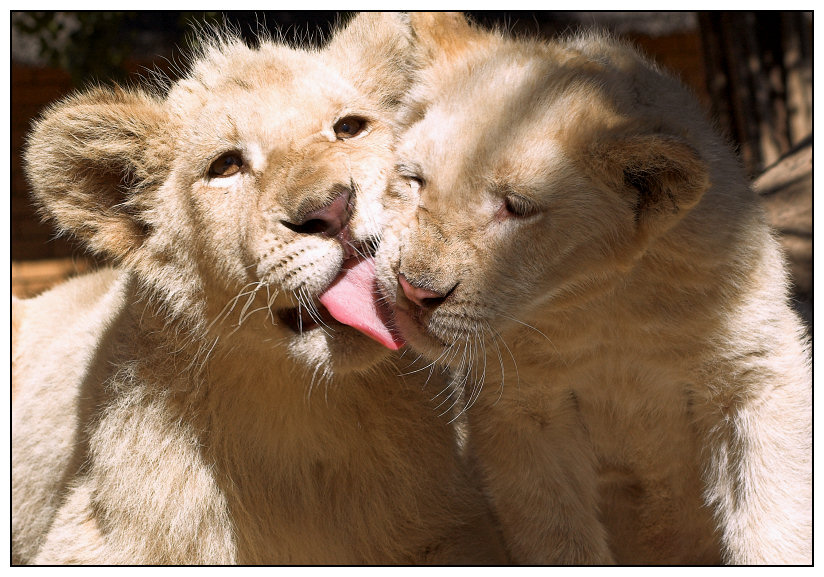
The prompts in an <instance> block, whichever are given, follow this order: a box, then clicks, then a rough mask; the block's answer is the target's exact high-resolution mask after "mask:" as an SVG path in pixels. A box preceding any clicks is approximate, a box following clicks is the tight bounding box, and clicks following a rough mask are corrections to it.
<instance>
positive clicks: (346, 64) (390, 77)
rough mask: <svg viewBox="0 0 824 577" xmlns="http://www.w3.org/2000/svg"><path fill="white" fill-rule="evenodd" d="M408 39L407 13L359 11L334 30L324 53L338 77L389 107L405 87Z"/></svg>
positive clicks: (407, 64) (410, 54)
mask: <svg viewBox="0 0 824 577" xmlns="http://www.w3.org/2000/svg"><path fill="white" fill-rule="evenodd" d="M411 39H412V33H411V30H410V26H409V16H408V15H407V14H404V13H400V12H361V13H359V14H356V15H355V16H354V17H353V18H352V20H350V21H349V23H348V24H347V25H346V27H345V28H343V29H341V30H338V31H337V32H335V34H334V36H333V37H332V39H331V41H330V42H329V44H328V45H327V46H326V48H325V52H326V54H327V56H328V58H329V59H330V60H331V61H332V63H333V65H334V67H335V69H336V70H338V72H339V73H340V74H341V76H343V77H344V78H346V79H348V80H349V81H351V82H352V83H353V84H355V86H358V87H359V88H360V89H361V90H363V91H364V92H366V93H367V94H370V95H372V96H374V97H375V98H377V99H378V101H379V102H381V103H382V104H384V105H386V106H392V105H394V104H396V103H397V102H398V100H399V99H400V97H401V96H402V95H403V93H404V91H405V90H406V89H407V88H408V86H409V81H410V77H411V69H412V63H411V60H412V53H411Z"/></svg>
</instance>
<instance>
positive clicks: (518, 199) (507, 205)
mask: <svg viewBox="0 0 824 577" xmlns="http://www.w3.org/2000/svg"><path fill="white" fill-rule="evenodd" d="M503 208H504V209H505V210H506V212H507V213H508V214H509V215H510V216H513V217H515V218H527V217H530V216H533V215H535V214H537V213H538V207H537V206H535V204H534V203H532V201H530V200H527V199H526V198H524V197H522V196H518V195H517V194H510V195H507V196H505V197H504V206H503Z"/></svg>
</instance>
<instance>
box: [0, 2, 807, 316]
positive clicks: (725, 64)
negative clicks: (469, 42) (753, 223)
mask: <svg viewBox="0 0 824 577" xmlns="http://www.w3.org/2000/svg"><path fill="white" fill-rule="evenodd" d="M471 15H472V16H473V17H474V18H475V19H476V20H478V21H480V22H482V23H484V24H493V23H497V24H503V25H504V26H506V27H508V28H511V29H514V30H516V31H519V32H526V33H532V34H535V33H537V34H544V35H547V36H553V35H557V34H564V33H567V32H569V31H573V30H577V29H580V28H582V27H589V26H598V27H601V28H607V29H610V30H612V31H614V32H615V33H616V34H619V35H621V36H624V37H627V38H629V39H631V40H632V41H634V42H635V43H636V44H638V45H639V46H640V47H641V48H642V49H643V50H644V51H646V52H647V53H648V54H649V55H650V56H652V57H653V58H654V59H656V60H657V61H658V62H659V63H660V64H661V65H663V66H664V67H666V68H668V69H669V70H671V71H673V72H674V73H675V74H676V75H678V76H680V77H681V79H682V80H683V81H684V82H685V84H687V85H688V86H690V87H691V88H692V90H693V91H694V92H695V93H696V95H697V96H698V98H699V99H700V100H701V101H702V103H703V104H704V105H705V107H706V108H707V110H708V112H709V114H711V115H712V116H713V117H714V118H715V119H716V120H717V123H718V126H719V128H720V130H721V131H722V132H723V133H724V134H725V135H726V136H727V137H728V139H729V140H730V141H731V143H733V145H734V146H736V147H737V148H738V151H739V154H740V157H741V161H742V163H743V165H744V167H745V168H746V170H747V172H748V173H749V175H750V176H751V177H752V178H753V179H756V188H757V189H758V190H759V192H761V193H762V197H763V199H764V201H765V203H766V205H767V209H768V213H769V215H770V218H771V221H772V222H773V225H774V226H775V227H776V228H777V230H778V231H779V232H780V234H781V237H782V242H783V243H784V246H785V248H786V250H787V252H788V257H789V261H790V265H791V270H792V272H793V280H794V292H795V298H796V301H797V304H798V308H799V310H800V311H801V312H802V314H804V315H805V317H806V318H807V319H808V321H810V322H811V319H812V152H811V150H812V37H813V29H812V13H811V12H746V11H736V12H630V13H627V12H512V13H509V12H473V13H471ZM347 17H348V14H347V13H340V14H338V13H333V12H229V13H226V14H223V13H217V12H173V11H167V12H83V13H72V12H13V13H12V38H11V40H12V67H11V72H12V73H11V109H12V110H11V112H12V114H11V118H12V122H11V128H12V131H11V132H12V133H11V145H12V146H11V148H12V178H11V234H12V239H11V259H12V293H13V294H15V295H17V296H30V295H33V294H36V293H37V292H39V291H41V290H43V289H45V288H47V287H48V286H50V285H52V284H53V283H55V282H58V281H59V280H62V279H63V278H65V277H66V276H69V275H71V274H76V273H79V272H83V271H86V270H88V269H89V268H90V267H93V266H95V264H96V263H94V262H93V261H91V260H90V259H89V258H88V257H87V256H86V255H85V253H84V251H83V250H82V248H80V247H79V246H77V245H75V244H73V243H72V241H71V240H70V239H63V238H59V239H56V238H54V233H53V231H52V229H51V228H50V226H49V225H48V224H43V223H41V222H40V219H39V218H38V217H37V215H36V214H35V213H34V211H33V210H32V208H31V205H30V203H29V200H28V191H27V184H26V180H25V177H24V174H23V170H22V165H21V152H22V150H23V147H24V143H25V135H26V133H27V131H28V129H29V126H30V123H31V120H32V119H33V118H35V117H36V116H37V115H38V114H39V113H40V112H41V111H42V109H43V108H44V107H45V106H46V105H47V104H48V103H49V102H51V101H53V100H55V99H58V98H60V97H61V96H64V95H65V94H67V93H69V92H70V91H71V90H73V89H74V88H76V87H83V86H86V85H88V84H89V83H92V82H96V81H99V80H103V81H105V80H107V79H111V78H114V79H117V80H121V81H122V80H124V79H125V80H127V81H128V80H129V79H131V81H134V80H135V76H136V75H138V74H142V75H144V76H146V75H148V74H149V72H148V71H149V70H151V69H159V70H162V71H164V72H165V73H166V74H168V75H170V76H172V77H174V74H175V67H174V66H173V65H172V63H173V62H180V61H181V50H182V49H184V47H185V46H186V45H187V42H188V41H187V35H189V34H190V31H191V30H192V27H191V24H192V22H201V23H202V22H206V23H219V22H222V21H228V22H229V23H230V24H232V25H233V26H235V27H236V28H237V29H238V30H239V31H240V32H241V33H242V34H243V35H244V36H247V37H249V38H251V37H253V36H254V35H255V33H256V31H258V30H270V31H271V30H276V29H277V30H282V31H283V32H284V34H285V36H286V37H287V38H292V39H297V40H299V41H319V40H320V39H321V38H323V37H325V36H326V35H328V32H329V30H330V29H331V27H332V25H333V24H334V23H335V22H336V21H339V20H341V19H345V18H347Z"/></svg>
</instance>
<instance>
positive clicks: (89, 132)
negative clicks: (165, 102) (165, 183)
mask: <svg viewBox="0 0 824 577" xmlns="http://www.w3.org/2000/svg"><path fill="white" fill-rule="evenodd" d="M165 125H166V118H165V115H164V113H163V106H162V103H161V102H160V101H159V100H158V99H157V98H155V97H153V96H151V95H149V94H146V93H144V92H138V91H126V90H123V89H119V88H114V89H103V88H96V89H92V90H89V91H87V92H83V93H80V94H77V95H74V96H71V97H69V98H67V99H66V100H63V101H61V102H59V103H57V104H55V105H53V106H52V107H51V108H49V109H48V110H47V111H46V112H45V113H44V114H43V116H42V117H41V119H40V120H39V121H37V123H36V124H35V125H34V128H33V130H32V132H31V133H30V134H29V138H28V148H27V150H26V153H25V158H24V162H25V168H26V172H27V176H28V179H29V182H30V184H31V187H32V191H33V196H34V199H35V202H36V203H37V204H38V205H39V208H40V210H41V212H42V213H43V214H44V215H45V216H46V217H49V218H51V219H53V220H54V221H55V222H56V223H57V227H58V229H59V230H60V232H62V233H66V234H71V235H74V236H77V237H78V238H80V239H82V240H83V241H84V242H85V243H86V244H87V245H88V246H89V247H90V248H91V249H92V250H94V251H96V252H99V253H103V254H108V255H110V256H114V257H115V258H122V257H123V256H125V255H126V254H127V253H128V252H130V251H131V250H132V249H134V248H135V247H137V246H139V245H140V243H141V242H142V239H143V237H144V236H145V234H146V229H145V225H144V224H143V223H141V222H140V219H139V214H138V210H137V202H136V195H137V193H138V192H139V191H140V190H143V189H146V188H150V187H152V186H154V185H158V184H159V182H161V181H162V180H163V178H165V174H167V173H168V166H166V165H165V163H163V162H162V161H161V156H162V153H161V149H162V146H161V143H160V135H162V134H163V129H164V126H165Z"/></svg>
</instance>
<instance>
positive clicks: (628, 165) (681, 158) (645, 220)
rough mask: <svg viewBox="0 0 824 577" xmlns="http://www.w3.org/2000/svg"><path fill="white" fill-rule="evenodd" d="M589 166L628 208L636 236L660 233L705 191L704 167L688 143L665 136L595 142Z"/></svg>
mask: <svg viewBox="0 0 824 577" xmlns="http://www.w3.org/2000/svg"><path fill="white" fill-rule="evenodd" d="M589 153H590V154H589V157H590V158H589V162H590V165H591V166H592V167H594V168H595V170H596V171H597V172H598V173H599V176H600V177H601V179H602V180H603V181H604V182H605V183H606V184H607V186H609V187H610V188H611V189H612V190H615V191H617V192H619V193H620V194H622V195H624V196H625V197H626V198H627V200H628V201H629V202H630V203H631V204H632V207H633V210H634V213H635V223H636V225H637V227H638V232H639V233H640V234H642V235H644V236H653V237H654V236H657V235H659V234H662V233H663V232H665V231H666V230H668V229H669V228H670V227H672V226H673V225H674V224H675V223H676V222H678V221H679V220H680V219H681V218H682V217H683V216H684V214H686V213H687V212H688V211H689V210H690V209H691V208H692V207H694V206H695V205H696V204H698V202H699V201H700V200H701V197H702V196H703V194H704V192H705V191H706V190H707V189H708V188H709V187H710V177H709V172H708V168H707V165H706V164H705V162H704V161H703V159H702V158H701V157H700V156H699V155H698V153H697V152H696V151H695V149H693V148H692V147H691V146H690V145H689V144H687V143H686V142H684V141H682V140H681V139H679V138H677V137H674V136H668V135H665V134H646V135H630V136H624V137H618V138H607V139H604V140H598V141H596V142H595V143H594V144H592V145H591V146H590V150H589Z"/></svg>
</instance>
